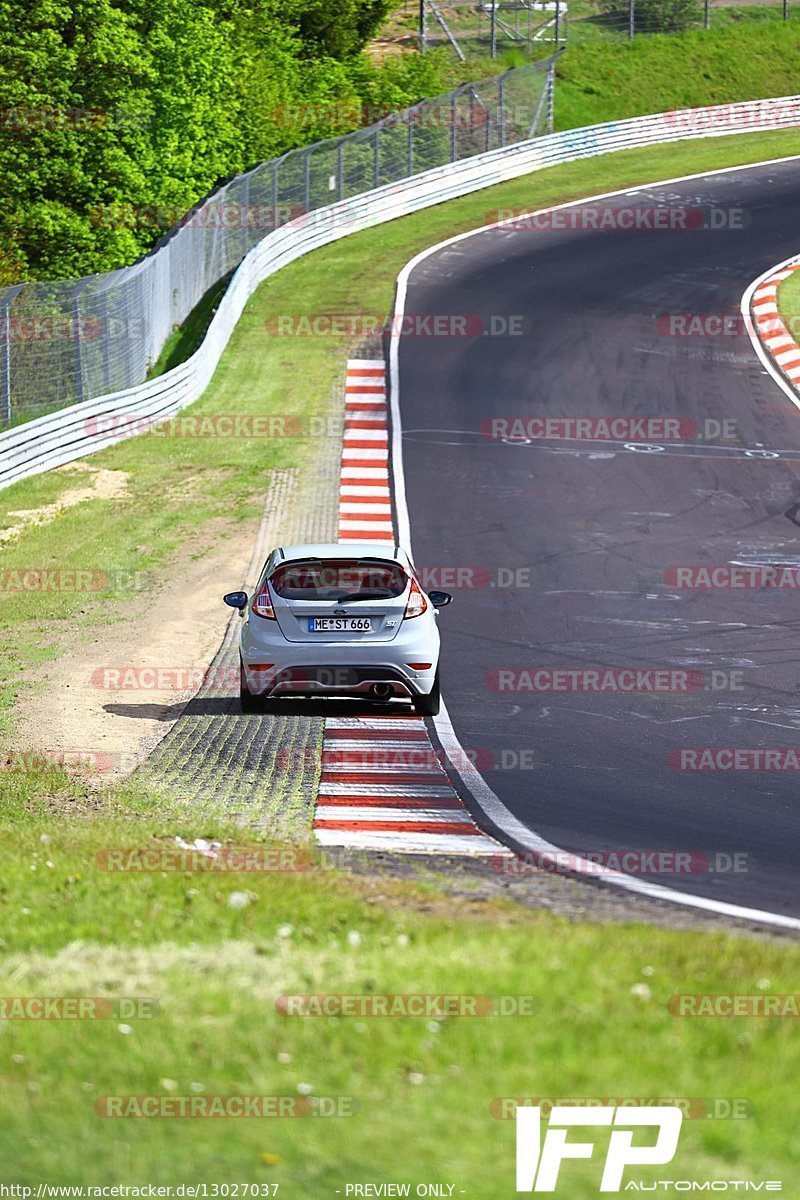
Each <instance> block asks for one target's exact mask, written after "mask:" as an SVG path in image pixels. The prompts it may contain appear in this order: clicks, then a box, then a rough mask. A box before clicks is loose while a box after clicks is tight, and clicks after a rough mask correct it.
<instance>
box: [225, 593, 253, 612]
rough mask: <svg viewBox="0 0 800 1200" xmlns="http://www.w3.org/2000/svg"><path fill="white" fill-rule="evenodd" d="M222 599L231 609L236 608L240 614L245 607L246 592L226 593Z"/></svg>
mask: <svg viewBox="0 0 800 1200" xmlns="http://www.w3.org/2000/svg"><path fill="white" fill-rule="evenodd" d="M222 599H223V600H224V601H225V603H226V604H228V605H230V607H231V608H238V610H239V612H240V613H241V612H243V611H244V609H245V607H246V605H247V592H228V594H227V596H223V597H222Z"/></svg>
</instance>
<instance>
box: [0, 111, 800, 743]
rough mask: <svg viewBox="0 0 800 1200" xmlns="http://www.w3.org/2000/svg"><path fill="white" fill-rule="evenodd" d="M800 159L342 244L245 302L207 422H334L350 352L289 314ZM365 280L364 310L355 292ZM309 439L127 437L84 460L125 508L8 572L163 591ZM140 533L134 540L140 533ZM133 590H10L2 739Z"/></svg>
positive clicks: (514, 203) (611, 158)
mask: <svg viewBox="0 0 800 1200" xmlns="http://www.w3.org/2000/svg"><path fill="white" fill-rule="evenodd" d="M793 153H795V154H796V153H800V133H798V132H796V131H782V132H775V133H771V134H766V135H752V134H749V135H743V136H737V137H733V138H714V139H711V140H707V141H704V140H697V141H692V142H684V143H679V144H676V145H663V146H657V147H652V148H649V149H647V150H632V151H623V152H620V153H617V154H613V155H604V156H601V157H598V158H596V159H591V160H588V161H586V162H581V163H572V164H568V165H565V166H560V167H553V168H549V169H547V170H545V171H540V172H536V173H534V174H532V175H529V176H526V177H523V178H522V179H519V180H515V181H514V182H512V183H508V184H502V185H499V186H497V187H493V188H488V189H485V190H483V191H481V192H477V193H475V194H473V195H471V196H466V197H464V198H462V199H460V200H457V201H451V202H450V203H449V204H446V205H440V206H438V207H436V208H434V209H431V210H428V211H426V212H421V213H418V214H414V215H412V216H409V217H405V218H403V219H401V220H397V221H393V222H391V223H390V224H388V225H384V226H379V227H378V228H377V229H374V230H367V231H365V232H363V233H358V234H354V235H351V236H350V237H347V238H343V239H341V240H339V241H337V242H334V243H333V244H332V245H330V246H328V247H326V248H324V249H322V250H318V251H315V252H314V253H313V254H310V255H307V256H306V257H304V258H302V259H300V260H298V261H297V262H295V263H292V264H291V265H290V266H288V267H286V268H284V269H283V270H282V271H280V272H278V274H277V275H275V276H274V277H272V278H270V279H268V280H267V281H266V282H265V283H264V284H262V286H261V287H260V288H259V290H258V292H257V293H256V295H255V296H254V297H253V298H252V299H251V301H250V303H249V304H248V306H247V309H246V311H245V313H244V314H243V316H242V319H241V321H240V322H239V324H238V326H237V328H236V330H235V332H234V335H233V337H232V339H231V342H230V344H229V346H228V348H227V349H226V351H225V354H224V355H223V358H222V361H221V363H220V366H219V367H218V369H217V371H216V373H215V375H214V378H213V379H212V381H211V384H210V386H209V388H208V389H207V391H206V394H205V395H204V396H203V397H202V399H201V400H200V401H199V402H198V403H197V404H196V405H194V406H193V407H192V409H191V413H192V414H193V415H194V414H197V415H213V414H223V413H224V414H228V415H230V414H245V415H252V414H263V413H272V414H276V415H286V416H290V417H297V418H299V419H300V421H301V422H302V423H303V424H302V427H301V431H302V430H304V431H308V430H309V429H310V428H311V426H310V425H309V422H311V421H312V420H314V419H319V418H320V417H322V416H324V415H325V414H326V413H328V411H329V409H330V395H331V389H332V387H333V385H334V383H335V381H336V379H337V378H338V377H340V376H341V371H342V366H343V360H344V356H345V353H346V351H347V349H348V339H347V337H346V336H345V335H336V336H320V337H289V336H275V335H269V334H268V333H267V332H266V328H265V327H266V322H267V321H268V320H269V319H271V318H275V317H276V316H278V315H280V314H290V315H294V314H303V313H311V314H313V313H317V312H325V313H344V312H346V313H364V314H377V315H379V316H380V315H381V314H388V312H389V310H390V307H391V303H392V295H393V288H394V280H395V277H396V275H397V272H398V271H399V270H400V268H401V266H402V265H403V263H404V262H407V261H408V259H409V258H410V257H412V255H413V254H415V253H416V252H417V251H419V250H421V249H423V248H424V247H425V246H428V245H430V244H431V243H433V242H436V241H438V240H440V239H441V238H444V237H446V236H448V235H450V234H454V233H458V232H460V231H462V230H467V229H470V228H474V227H476V226H478V225H481V224H483V223H485V222H487V221H490V220H492V219H493V217H494V214H496V212H497V210H498V209H499V208H527V207H535V206H537V205H546V204H550V203H554V202H557V201H559V200H569V199H573V198H576V197H579V196H581V195H586V194H590V193H592V192H600V191H605V190H611V189H613V188H619V187H624V186H629V185H633V184H636V183H644V182H647V181H648V180H651V179H655V178H663V177H665V176H670V175H679V174H681V173H690V172H692V171H700V170H704V169H709V170H711V169H713V168H714V167H723V166H727V165H734V164H736V163H745V162H750V161H756V160H758V159H760V158H769V157H779V156H782V155H789V154H793ZM353 279H357V280H358V281H359V286H358V297H357V299H354V297H353V290H352V282H351V281H352V280H353ZM311 450H312V439H311V438H309V437H308V436H300V437H283V438H272V439H270V438H256V439H232V438H152V437H148V436H144V437H138V438H133V439H130V440H127V441H125V442H123V443H121V444H120V445H118V446H114V447H111V448H109V449H108V450H105V451H102V452H100V453H98V454H95V455H93V456H92V457H91V458H90V459H88V460H86V461H87V462H89V463H90V464H91V465H92V466H96V467H103V468H106V469H110V470H115V471H125V472H128V473H129V478H128V485H127V487H128V495H127V497H125V498H124V499H117V500H91V501H87V502H85V503H83V504H81V505H78V506H77V507H75V508H71V509H69V510H67V511H64V512H63V513H62V514H61V515H60V516H59V517H58V518H57V519H56V520H55V521H53V522H51V523H50V524H47V525H44V526H41V527H30V528H28V529H27V530H26V531H25V532H24V533H23V534H22V535H21V537H20V538H19V539H18V540H17V541H16V542H13V543H11V544H6V545H3V544H0V571H4V570H15V569H20V570H21V569H31V568H42V567H44V568H52V567H62V568H76V569H87V570H101V571H106V572H108V573H112V572H122V573H129V574H132V575H134V576H136V577H137V578H139V579H141V580H143V581H144V584H145V586H146V584H147V581H148V580H153V579H157V577H158V575H157V573H158V568H159V566H160V565H161V564H163V563H164V561H165V560H166V558H167V556H168V555H169V554H170V553H171V552H172V551H173V550H174V549H175V548H176V547H178V546H180V545H181V544H182V542H184V541H185V540H186V538H187V537H188V536H189V535H190V534H192V533H193V532H196V530H197V529H198V527H199V526H201V525H202V523H203V522H204V521H206V520H209V519H211V518H214V517H220V516H226V517H229V518H231V519H232V520H243V519H245V518H249V517H253V516H255V515H256V514H257V513H258V512H259V511H260V505H261V503H262V500H263V495H264V492H265V490H266V481H267V479H268V472H269V471H270V470H271V469H273V468H282V467H290V466H300V467H302V466H303V465H305V464H306V463H307V462H308V461H309V454H310V452H311ZM83 483H85V479H84V478H83V477H78V478H77V479H76V478H75V477H74V476H72V475H70V474H69V473H68V472H67V473H65V472H64V471H59V472H51V473H48V474H45V475H40V476H37V477H35V478H33V479H29V480H24V481H23V482H21V483H19V484H15V485H14V486H13V487H11V488H8V489H6V490H4V491H2V492H0V532H2V530H3V529H4V528H7V527H9V526H13V525H15V524H16V523H17V518H16V517H14V516H13V515H12V514H13V511H14V510H17V509H33V508H38V507H40V506H42V505H45V504H51V503H54V502H56V501H57V500H58V499H59V497H60V496H61V495H62V494H63V492H64V491H65V490H67V489H69V488H72V487H75V486H76V484H77V485H82V484H83ZM132 530H135V536H131V531H132ZM124 599H125V594H124V591H122V590H119V589H118V590H117V591H116V592H108V593H97V594H95V595H86V594H84V593H77V594H70V593H67V592H47V593H37V592H30V593H25V592H10V593H2V592H0V733H2V731H3V729H5V730H6V731H10V729H11V717H10V708H11V705H12V703H13V701H14V699H15V697H16V696H17V695H19V693H20V690H21V689H22V688H24V687H25V688H30V687H31V685H30V683H27V684H26V683H24V682H23V679H24V677H25V675H26V674H28V673H29V668H30V667H31V666H32V665H34V664H35V663H36V662H38V661H39V660H40V659H41V657H42V656H43V655H56V654H57V653H58V652H59V647H60V646H61V645H62V643H63V641H64V637H65V636H66V635H67V634H68V635H69V636H70V637H71V636H72V635H73V634H75V633H77V634H78V635H79V636H87V635H88V634H89V633H90V632H91V629H92V627H93V624H94V622H95V621H96V620H97V619H109V618H112V617H114V616H115V615H117V614H118V613H119V612H120V610H121V604H122V602H123V601H124Z"/></svg>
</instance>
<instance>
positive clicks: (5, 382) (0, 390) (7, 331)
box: [0, 292, 15, 425]
mask: <svg viewBox="0 0 800 1200" xmlns="http://www.w3.org/2000/svg"><path fill="white" fill-rule="evenodd" d="M14 294H15V292H12V295H9V294H8V293H6V298H5V300H4V301H3V309H2V316H1V317H0V322H2V326H1V328H2V340H0V347H2V353H3V370H2V374H0V401H2V408H0V424H3V425H10V424H11V300H12V297H13V295H14Z"/></svg>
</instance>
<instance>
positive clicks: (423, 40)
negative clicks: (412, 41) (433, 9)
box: [419, 0, 428, 54]
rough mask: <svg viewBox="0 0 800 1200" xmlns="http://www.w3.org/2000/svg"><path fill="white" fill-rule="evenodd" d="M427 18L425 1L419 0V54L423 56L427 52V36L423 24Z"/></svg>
mask: <svg viewBox="0 0 800 1200" xmlns="http://www.w3.org/2000/svg"><path fill="white" fill-rule="evenodd" d="M427 16H428V10H427V6H426V4H425V0H419V52H420V54H424V53H425V51H426V50H427V41H428V39H427V34H426V30H425V22H426V19H427Z"/></svg>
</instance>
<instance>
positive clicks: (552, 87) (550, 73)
mask: <svg viewBox="0 0 800 1200" xmlns="http://www.w3.org/2000/svg"><path fill="white" fill-rule="evenodd" d="M546 86H547V132H548V133H552V132H553V119H554V113H555V95H556V65H555V63H550V66H549V67H548V68H547V85H546Z"/></svg>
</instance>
